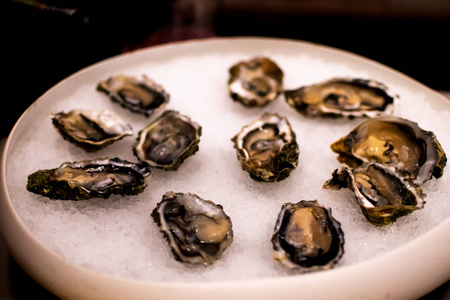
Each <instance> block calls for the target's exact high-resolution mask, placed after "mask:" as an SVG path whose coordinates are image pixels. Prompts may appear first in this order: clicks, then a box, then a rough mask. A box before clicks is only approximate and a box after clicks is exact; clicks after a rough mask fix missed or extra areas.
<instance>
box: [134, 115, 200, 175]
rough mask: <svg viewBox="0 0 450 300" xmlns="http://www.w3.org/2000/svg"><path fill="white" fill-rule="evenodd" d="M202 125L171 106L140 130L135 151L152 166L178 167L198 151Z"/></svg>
mask: <svg viewBox="0 0 450 300" xmlns="http://www.w3.org/2000/svg"><path fill="white" fill-rule="evenodd" d="M201 134H202V131H201V126H200V125H198V124H197V123H195V122H192V121H191V119H190V118H189V117H187V116H185V115H181V114H180V113H179V112H177V111H173V110H167V111H165V112H164V113H163V114H162V115H161V116H160V117H159V118H157V119H156V120H155V121H153V122H152V123H150V124H149V125H148V126H147V127H145V128H144V129H142V130H141V131H140V132H139V136H138V139H137V143H136V145H135V146H134V148H133V151H134V154H135V155H136V156H137V157H138V158H139V160H140V161H142V162H146V163H148V164H149V165H150V167H155V168H159V169H164V170H171V171H175V170H177V169H178V167H179V166H180V165H181V164H182V163H183V161H184V160H185V159H186V158H188V157H189V156H191V155H194V154H195V152H197V151H198V144H199V143H200V136H201Z"/></svg>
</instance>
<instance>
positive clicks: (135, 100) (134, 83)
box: [97, 75, 169, 117]
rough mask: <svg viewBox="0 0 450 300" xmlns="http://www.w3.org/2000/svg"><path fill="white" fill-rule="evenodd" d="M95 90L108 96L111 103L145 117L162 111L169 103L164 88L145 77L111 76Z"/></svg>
mask: <svg viewBox="0 0 450 300" xmlns="http://www.w3.org/2000/svg"><path fill="white" fill-rule="evenodd" d="M97 90H98V91H100V92H103V93H105V94H106V95H108V96H109V98H110V99H111V100H112V101H113V102H117V103H119V104H120V105H122V106H123V107H125V108H127V109H129V110H131V111H132V112H136V113H140V114H143V115H145V116H147V117H149V116H151V115H153V114H154V113H155V112H157V111H160V110H162V109H163V108H164V107H165V106H166V105H167V103H168V102H169V94H168V93H167V92H166V91H165V90H164V88H163V87H162V86H161V85H159V84H157V83H156V82H154V81H153V80H151V79H150V78H148V77H147V76H145V75H143V76H142V78H141V79H139V78H137V77H134V76H125V75H117V76H112V77H110V78H108V79H107V80H104V81H101V82H99V83H98V85H97Z"/></svg>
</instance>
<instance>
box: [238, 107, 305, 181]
mask: <svg viewBox="0 0 450 300" xmlns="http://www.w3.org/2000/svg"><path fill="white" fill-rule="evenodd" d="M231 140H232V141H233V142H234V148H236V150H237V158H238V160H239V161H240V162H241V165H242V169H243V170H246V171H248V172H249V173H250V177H251V178H253V179H254V180H257V181H266V182H274V181H281V180H283V179H286V178H287V177H288V176H289V174H290V173H291V171H292V170H294V169H295V168H296V167H297V164H298V156H299V153H300V150H299V148H298V144H297V141H296V138H295V133H294V132H293V131H292V128H291V125H290V124H289V122H288V120H287V119H286V118H285V117H280V116H279V115H278V114H276V113H272V114H271V113H265V114H263V115H262V117H261V118H259V119H257V120H255V121H253V122H252V123H251V124H250V125H248V126H244V127H243V128H242V130H241V131H240V132H239V133H238V134H237V135H235V136H234V137H233V138H232V139H231Z"/></svg>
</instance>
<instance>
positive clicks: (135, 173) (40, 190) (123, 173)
mask: <svg viewBox="0 0 450 300" xmlns="http://www.w3.org/2000/svg"><path fill="white" fill-rule="evenodd" d="M150 178H151V171H150V169H149V168H148V166H147V165H145V164H135V163H131V162H128V161H125V160H121V159H119V158H112V159H108V158H103V159H94V160H84V161H80V162H71V163H69V162H65V163H63V164H62V165H61V166H60V167H59V168H56V169H47V170H39V171H36V172H35V173H33V174H31V175H29V176H28V183H27V190H29V191H30V192H33V193H36V194H40V195H43V196H46V197H49V198H51V199H61V200H83V199H90V198H108V197H109V196H110V195H111V194H120V195H137V194H139V193H141V192H142V191H143V190H144V188H145V187H146V186H147V182H148V180H150Z"/></svg>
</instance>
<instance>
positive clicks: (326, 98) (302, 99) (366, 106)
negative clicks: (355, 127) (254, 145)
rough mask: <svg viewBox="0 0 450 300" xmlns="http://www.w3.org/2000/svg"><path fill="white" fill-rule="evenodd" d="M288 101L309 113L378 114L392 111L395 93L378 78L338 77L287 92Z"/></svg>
mask: <svg viewBox="0 0 450 300" xmlns="http://www.w3.org/2000/svg"><path fill="white" fill-rule="evenodd" d="M284 95H285V98H286V101H287V103H288V104H289V105H290V106H292V107H293V108H295V109H296V110H297V111H298V112H300V113H301V114H303V115H305V116H308V117H317V116H332V117H349V118H353V117H363V116H365V117H375V116H379V115H382V114H387V113H391V112H392V109H393V103H394V96H392V95H390V94H389V93H388V90H387V87H386V86H385V85H384V84H382V83H381V82H377V81H375V80H365V79H353V78H334V79H331V80H327V81H325V82H322V83H318V84H313V85H310V86H303V87H300V88H298V89H296V90H288V91H285V92H284Z"/></svg>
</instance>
